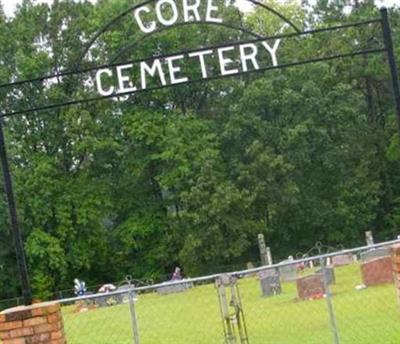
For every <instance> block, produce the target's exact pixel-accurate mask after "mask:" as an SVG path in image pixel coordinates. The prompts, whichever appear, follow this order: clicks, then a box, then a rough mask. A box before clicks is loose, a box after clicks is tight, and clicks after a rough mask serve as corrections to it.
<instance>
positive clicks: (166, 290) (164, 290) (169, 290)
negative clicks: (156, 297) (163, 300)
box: [157, 282, 193, 295]
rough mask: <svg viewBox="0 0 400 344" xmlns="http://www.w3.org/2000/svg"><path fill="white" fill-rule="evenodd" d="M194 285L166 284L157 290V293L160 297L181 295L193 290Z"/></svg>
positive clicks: (184, 283) (185, 283)
mask: <svg viewBox="0 0 400 344" xmlns="http://www.w3.org/2000/svg"><path fill="white" fill-rule="evenodd" d="M192 287H193V284H192V283H187V282H182V283H176V284H168V283H165V286H161V287H158V288H157V293H158V294H160V295H168V294H174V293H181V292H183V291H185V290H187V289H189V288H192Z"/></svg>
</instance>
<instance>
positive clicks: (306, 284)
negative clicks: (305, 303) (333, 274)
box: [296, 274, 325, 300]
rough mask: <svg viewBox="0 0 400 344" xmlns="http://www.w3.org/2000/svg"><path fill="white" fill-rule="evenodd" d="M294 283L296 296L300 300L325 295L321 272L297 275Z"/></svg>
mask: <svg viewBox="0 0 400 344" xmlns="http://www.w3.org/2000/svg"><path fill="white" fill-rule="evenodd" d="M296 284H297V293H298V296H299V298H300V299H302V300H308V299H316V298H322V297H324V295H325V287H324V281H323V277H322V274H312V275H308V276H304V277H299V278H298V279H297V281H296Z"/></svg>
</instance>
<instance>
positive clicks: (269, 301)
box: [60, 241, 400, 344]
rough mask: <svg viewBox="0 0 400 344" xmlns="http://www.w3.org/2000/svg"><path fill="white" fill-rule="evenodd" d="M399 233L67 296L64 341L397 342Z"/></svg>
mask: <svg viewBox="0 0 400 344" xmlns="http://www.w3.org/2000/svg"><path fill="white" fill-rule="evenodd" d="M398 242H400V241H398ZM394 243H395V242H388V243H383V244H380V245H372V246H366V247H362V248H355V249H352V250H341V251H339V252H333V253H332V252H328V253H325V254H320V255H315V256H310V254H306V255H302V258H301V259H299V260H287V261H284V262H280V263H278V264H275V265H270V266H261V267H259V268H253V269H247V270H245V271H239V272H234V273H231V274H224V275H223V274H218V275H213V276H206V277H202V278H197V279H191V280H182V281H175V282H167V283H163V284H158V285H150V286H141V287H134V286H133V285H132V286H129V288H127V289H125V290H122V291H117V292H112V293H106V294H96V295H88V296H85V297H83V298H70V299H64V300H60V302H61V303H62V314H63V320H64V327H65V332H66V337H67V342H68V343H69V344H109V343H113V344H128V343H134V344H159V343H162V344H164V343H165V344H169V343H171V344H172V343H173V344H187V343H199V344H200V343H204V344H213V343H225V344H233V343H235V344H236V343H241V344H242V343H243V344H248V343H252V344H253V343H254V344H261V343H263V344H264V343H274V344H289V343H302V344H303V343H305V344H324V343H327V344H328V343H334V344H339V343H340V344H350V343H352V344H353V343H362V344H380V343H382V344H395V343H400V305H399V300H398V288H397V287H396V285H395V283H394V280H395V279H397V278H398V275H396V273H395V272H394V269H393V259H392V257H391V251H390V248H391V246H392V245H393V244H394ZM321 250H322V249H321V246H320V247H319V253H321Z"/></svg>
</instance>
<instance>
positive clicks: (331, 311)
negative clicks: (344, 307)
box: [319, 258, 340, 344]
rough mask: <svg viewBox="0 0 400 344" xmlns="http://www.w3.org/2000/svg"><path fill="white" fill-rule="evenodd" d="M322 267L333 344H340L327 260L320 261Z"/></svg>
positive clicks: (321, 259)
mask: <svg viewBox="0 0 400 344" xmlns="http://www.w3.org/2000/svg"><path fill="white" fill-rule="evenodd" d="M319 262H320V265H321V271H322V280H323V282H324V289H325V295H326V305H327V308H328V314H329V323H330V326H331V331H332V336H333V343H334V344H339V343H340V342H339V333H338V328H337V324H336V317H335V311H334V309H333V302H332V293H331V289H330V286H329V281H328V278H327V273H328V271H327V269H326V265H325V260H324V258H320V259H319Z"/></svg>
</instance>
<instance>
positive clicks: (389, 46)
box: [380, 8, 400, 134]
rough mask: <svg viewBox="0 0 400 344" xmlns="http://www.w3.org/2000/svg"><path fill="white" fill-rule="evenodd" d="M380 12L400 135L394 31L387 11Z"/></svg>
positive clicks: (398, 87) (399, 86)
mask: <svg viewBox="0 0 400 344" xmlns="http://www.w3.org/2000/svg"><path fill="white" fill-rule="evenodd" d="M380 12H381V18H382V31H383V41H384V44H385V49H386V53H387V57H388V63H389V68H390V75H391V78H392V88H393V98H394V102H395V106H396V115H397V123H398V125H399V134H400V83H399V75H398V71H397V65H396V58H395V56H394V50H393V40H392V30H391V29H390V23H389V18H388V11H387V9H386V8H382V9H381V11H380Z"/></svg>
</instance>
